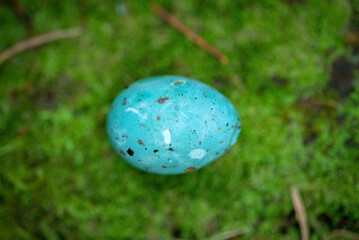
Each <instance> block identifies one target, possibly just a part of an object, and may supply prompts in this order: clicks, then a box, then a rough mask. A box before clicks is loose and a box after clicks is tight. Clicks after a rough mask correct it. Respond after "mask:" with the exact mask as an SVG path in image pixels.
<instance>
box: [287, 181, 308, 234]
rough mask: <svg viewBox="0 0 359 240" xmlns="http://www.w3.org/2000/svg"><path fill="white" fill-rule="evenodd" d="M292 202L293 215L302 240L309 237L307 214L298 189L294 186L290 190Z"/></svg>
mask: <svg viewBox="0 0 359 240" xmlns="http://www.w3.org/2000/svg"><path fill="white" fill-rule="evenodd" d="M290 195H291V197H292V202H293V206H294V210H295V215H296V218H297V221H298V223H299V227H300V233H301V236H302V240H308V239H309V229H308V224H307V214H306V212H305V208H304V205H303V201H302V198H301V197H300V194H299V191H298V189H297V188H296V187H292V188H291V190H290Z"/></svg>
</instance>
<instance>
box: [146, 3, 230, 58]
mask: <svg viewBox="0 0 359 240" xmlns="http://www.w3.org/2000/svg"><path fill="white" fill-rule="evenodd" d="M149 6H150V9H151V10H152V11H153V12H154V13H156V14H157V15H158V16H159V17H161V18H162V19H163V20H165V21H166V22H167V23H169V24H170V25H171V26H172V27H174V28H175V29H177V30H178V31H180V32H181V33H183V34H184V35H186V36H187V37H188V38H189V39H190V40H192V41H193V42H194V43H195V44H197V45H198V46H199V47H201V48H202V49H203V50H205V51H207V52H209V53H210V54H212V55H213V56H214V57H216V58H217V59H219V61H220V62H221V63H223V64H225V63H227V62H228V58H227V56H225V55H223V54H222V53H221V52H220V51H219V50H217V49H216V48H215V47H213V46H212V45H210V44H209V43H208V42H207V41H206V40H204V39H203V38H202V37H201V36H199V35H197V34H196V33H195V32H194V31H192V30H191V29H190V28H188V27H187V26H185V25H184V24H183V23H182V22H181V21H180V20H178V19H177V18H176V17H175V16H173V15H172V14H170V13H169V12H167V11H166V10H165V9H163V8H162V7H161V6H160V5H158V4H157V3H151V4H150V5H149Z"/></svg>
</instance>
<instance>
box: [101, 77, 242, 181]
mask: <svg viewBox="0 0 359 240" xmlns="http://www.w3.org/2000/svg"><path fill="white" fill-rule="evenodd" d="M240 131H241V122H240V118H239V115H238V113H237V111H236V109H235V108H234V106H233V105H232V104H231V102H230V101H229V100H228V99H227V98H226V97H224V96H223V95H222V94H221V93H220V92H218V91H217V90H215V89H214V88H212V87H210V86H208V85H206V84H204V83H201V82H199V81H196V80H193V79H189V78H185V77H179V76H157V77H151V78H146V79H143V80H140V81H137V82H135V83H133V84H132V85H130V86H129V87H128V88H127V89H125V90H124V91H123V92H121V93H120V94H119V95H118V96H117V98H116V99H115V101H114V102H113V104H112V106H111V109H110V111H109V114H108V118H107V132H108V136H109V138H110V141H111V144H112V146H113V148H114V149H115V151H116V152H117V153H118V154H119V155H120V156H121V157H122V158H123V159H125V160H126V161H127V162H128V163H129V164H131V165H132V166H134V167H136V168H138V169H141V170H143V171H145V172H150V173H156V174H181V173H186V172H191V171H194V170H197V169H200V168H202V167H203V166H205V165H207V164H209V163H210V162H213V161H214V160H215V159H217V158H219V157H220V156H222V155H223V154H224V153H226V152H227V151H228V150H229V149H230V147H231V146H233V145H234V144H235V142H236V141H237V138H238V135H239V133H240Z"/></svg>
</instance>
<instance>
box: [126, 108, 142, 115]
mask: <svg viewBox="0 0 359 240" xmlns="http://www.w3.org/2000/svg"><path fill="white" fill-rule="evenodd" d="M126 112H134V113H136V114H137V115H139V114H140V113H139V112H138V110H137V109H135V108H127V109H126Z"/></svg>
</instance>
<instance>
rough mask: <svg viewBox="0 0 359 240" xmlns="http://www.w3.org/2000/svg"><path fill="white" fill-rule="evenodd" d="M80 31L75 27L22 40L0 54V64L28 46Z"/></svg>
mask: <svg viewBox="0 0 359 240" xmlns="http://www.w3.org/2000/svg"><path fill="white" fill-rule="evenodd" d="M80 32H81V28H79V27H75V28H70V29H65V30H58V31H55V32H51V33H46V34H44V35H40V36H37V37H33V38H30V39H26V40H23V41H21V42H19V43H17V44H15V45H14V46H12V47H10V48H9V49H7V50H5V51H4V52H2V53H1V54H0V64H1V63H3V62H5V61H7V60H9V59H10V58H11V57H13V56H14V55H16V54H18V53H19V52H22V51H25V50H27V49H30V48H34V47H38V46H41V45H43V44H45V43H49V42H53V41H56V40H59V39H62V38H71V37H76V36H78V35H79V34H80Z"/></svg>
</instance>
